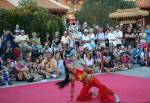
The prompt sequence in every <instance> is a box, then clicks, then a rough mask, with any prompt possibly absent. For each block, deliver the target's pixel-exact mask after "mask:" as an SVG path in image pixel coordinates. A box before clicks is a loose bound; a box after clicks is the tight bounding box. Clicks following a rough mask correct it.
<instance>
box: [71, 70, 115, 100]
mask: <svg viewBox="0 0 150 103" xmlns="http://www.w3.org/2000/svg"><path fill="white" fill-rule="evenodd" d="M88 75H89V74H88V73H87V72H86V71H85V70H82V69H76V72H75V73H73V76H74V77H75V79H76V80H78V81H80V82H82V83H83V88H82V90H81V92H80V94H79V96H78V98H77V100H78V101H88V100H91V99H92V95H91V93H90V92H89V90H90V88H91V87H97V88H98V89H99V96H100V101H103V102H113V103H114V102H115V96H114V93H113V92H112V91H111V90H110V89H108V88H107V87H106V86H105V85H103V84H101V82H100V81H99V80H98V79H97V78H96V77H94V76H93V77H91V79H89V80H87V76H88Z"/></svg>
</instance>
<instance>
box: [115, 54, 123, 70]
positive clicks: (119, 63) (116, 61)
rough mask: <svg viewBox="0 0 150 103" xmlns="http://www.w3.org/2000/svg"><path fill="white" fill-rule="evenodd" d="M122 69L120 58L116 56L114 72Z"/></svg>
mask: <svg viewBox="0 0 150 103" xmlns="http://www.w3.org/2000/svg"><path fill="white" fill-rule="evenodd" d="M123 69H124V66H123V65H122V62H121V57H120V56H119V55H118V56H116V57H115V65H114V70H123Z"/></svg>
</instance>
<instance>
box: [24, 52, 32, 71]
mask: <svg viewBox="0 0 150 103" xmlns="http://www.w3.org/2000/svg"><path fill="white" fill-rule="evenodd" d="M32 64H33V63H32V61H31V54H28V55H27V56H26V59H25V61H24V65H25V66H27V68H29V70H30V69H31V67H32Z"/></svg>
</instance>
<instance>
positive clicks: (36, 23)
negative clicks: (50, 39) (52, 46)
mask: <svg viewBox="0 0 150 103" xmlns="http://www.w3.org/2000/svg"><path fill="white" fill-rule="evenodd" d="M16 24H19V25H20V28H21V29H24V30H25V31H26V33H28V34H31V33H32V32H37V33H39V34H40V37H41V40H43V41H44V40H45V37H46V35H45V34H46V33H47V32H49V34H50V35H53V34H54V32H55V31H59V32H60V33H62V32H63V30H64V25H63V22H62V19H61V17H58V16H55V15H53V14H51V13H49V12H48V10H47V9H44V8H41V7H38V6H37V5H36V2H35V1H32V0H22V1H21V2H20V3H19V7H18V8H16V9H13V10H4V9H0V25H1V26H0V33H1V34H2V31H3V30H4V29H7V30H11V31H14V29H15V26H16Z"/></svg>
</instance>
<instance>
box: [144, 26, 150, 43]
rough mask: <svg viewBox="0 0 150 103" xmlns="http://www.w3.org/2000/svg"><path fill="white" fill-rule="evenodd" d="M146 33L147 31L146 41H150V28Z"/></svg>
mask: <svg viewBox="0 0 150 103" xmlns="http://www.w3.org/2000/svg"><path fill="white" fill-rule="evenodd" d="M145 33H146V35H147V36H146V41H147V42H148V43H150V29H148V30H145Z"/></svg>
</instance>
